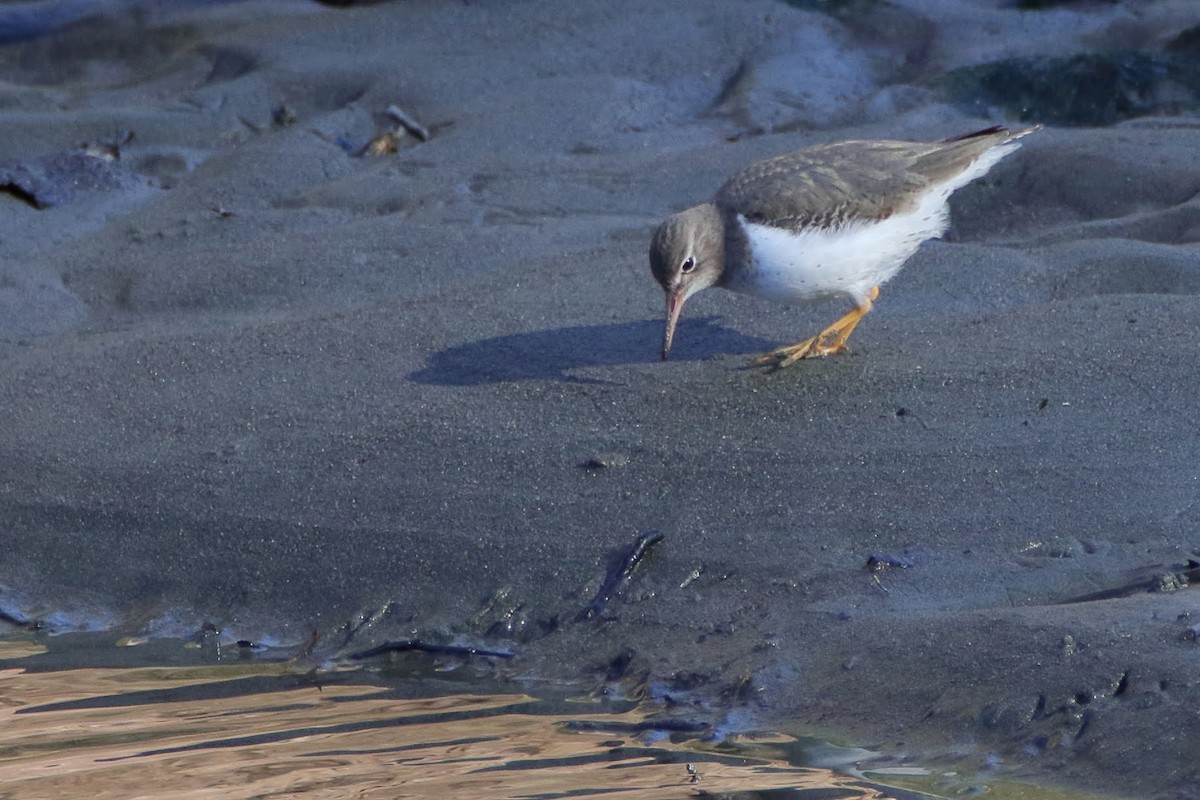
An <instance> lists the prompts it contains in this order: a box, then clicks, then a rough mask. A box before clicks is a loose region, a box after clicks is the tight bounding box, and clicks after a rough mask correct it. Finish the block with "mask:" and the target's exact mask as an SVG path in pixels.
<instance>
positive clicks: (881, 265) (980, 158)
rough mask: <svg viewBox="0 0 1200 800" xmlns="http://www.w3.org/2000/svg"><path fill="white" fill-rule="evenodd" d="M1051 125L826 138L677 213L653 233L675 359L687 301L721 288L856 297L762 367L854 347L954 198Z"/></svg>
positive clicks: (773, 296)
mask: <svg viewBox="0 0 1200 800" xmlns="http://www.w3.org/2000/svg"><path fill="white" fill-rule="evenodd" d="M1040 128H1041V126H1040V125H1035V126H1033V127H1029V128H1025V129H1023V130H1017V131H1013V130H1009V129H1008V128H1005V127H1003V126H999V125H997V126H994V127H991V128H986V129H984V130H979V131H975V132H974V133H967V134H964V135H961V136H955V137H952V138H949V139H943V140H941V141H937V142H908V141H893V140H851V141H842V142H834V143H831V144H818V145H814V146H811V147H805V148H803V149H800V150H795V151H792V152H790V153H784V154H783V155H779V156H775V157H773V158H767V159H765V160H762V161H758V162H755V163H753V164H751V165H750V166H748V167H745V168H744V169H741V170H739V171H738V172H735V173H734V174H733V175H732V176H730V177H729V179H728V180H726V181H725V183H724V184H722V185H721V187H720V188H719V189H718V190H717V192H716V194H715V195H714V196H713V199H712V201H711V202H708V203H702V204H700V205H697V206H692V207H691V208H688V209H686V210H684V211H680V212H679V213H677V214H673V215H672V216H670V217H668V218H667V219H666V220H665V221H664V222H663V223H662V224H661V225H659V226H658V229H657V230H656V231H655V232H654V235H653V236H652V237H651V240H650V271H651V272H652V273H653V275H654V278H655V280H656V281H657V282H658V284H659V286H661V287H662V289H663V292H664V293H665V295H666V317H667V319H666V327H665V329H664V331H663V343H662V358H663V360H666V359H667V356H668V355H669V354H670V352H671V343H672V341H673V340H674V337H675V327H676V324H677V323H678V321H679V314H680V311H681V310H682V309H683V305H684V303H685V302H687V300H688V298H689V297H691V296H692V295H694V294H696V293H697V292H699V291H702V290H704V289H708V288H710V287H713V286H717V287H720V288H722V289H729V290H731V291H734V292H738V293H742V294H749V295H754V296H757V297H763V298H767V299H770V300H777V301H782V302H785V303H790V302H797V301H809V300H819V299H823V298H828V297H837V296H845V297H848V298H849V299H850V300H851V301H852V302H853V304H854V306H853V308H852V309H851V310H850V311H849V313H847V314H846V315H845V316H843V317H841V318H840V319H838V320H837V321H836V322H834V323H833V324H832V325H830V326H828V327H827V328H825V329H824V330H822V331H821V332H820V333H818V334H817V335H815V336H813V337H811V338H808V339H805V340H804V341H802V342H800V343H798V344H795V345H790V346H787V347H781V348H779V349H777V350H774V351H772V352H770V353H767V354H765V355H762V356H759V357H757V358H755V359H753V360H752V362H751V363H752V364H756V365H760V366H771V365H773V366H775V367H786V366H789V365H791V364H793V363H795V362H797V361H799V360H800V359H803V358H816V357H821V356H828V355H833V354H835V353H841V352H843V351H844V350H845V349H846V341H847V340H848V339H849V338H850V334H851V333H852V332H853V331H854V328H855V326H856V325H858V323H859V322H860V321H861V320H862V318H863V317H864V316H865V315H866V314H867V313H868V312H869V311H870V310H871V308H872V305H873V303H874V302H875V301H876V300H877V299H878V298H879V287H880V286H882V285H883V284H884V283H885V282H887V281H888V280H889V279H890V278H891V277H893V276H894V275H895V274H896V273H897V272H899V271H900V268H901V267H903V266H904V263H905V262H906V261H908V259H909V258H910V257H911V256H912V255H913V253H915V252H916V251H917V248H918V247H919V246H920V244H921V242H924V241H925V240H927V239H932V238H935V237H938V236H941V235H942V234H943V233H945V231H946V228H947V227H948V226H949V224H950V214H949V209H948V206H947V201H948V200H949V198H950V195H951V194H953V193H954V192H955V191H957V190H958V189H961V188H962V187H963V186H966V185H967V184H968V183H970V182H971V181H973V180H975V179H976V178H979V177H980V176H982V175H984V174H985V173H986V172H987V171H988V170H989V169H991V168H992V167H993V166H995V164H996V163H997V162H998V161H1000V159H1002V158H1004V157H1005V156H1007V155H1009V154H1010V153H1012V152H1013V151H1014V150H1016V149H1017V148H1018V147H1020V143H1019V141H1018V140H1019V139H1021V138H1022V137H1025V136H1028V135H1029V134H1031V133H1033V132H1035V131H1037V130H1039V129H1040Z"/></svg>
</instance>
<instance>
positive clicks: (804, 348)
mask: <svg viewBox="0 0 1200 800" xmlns="http://www.w3.org/2000/svg"><path fill="white" fill-rule="evenodd" d="M823 338H826V337H824V335H822V336H814V337H812V338H811V339H806V340H805V341H803V342H801V343H800V344H794V345H790V346H789V347H781V348H779V349H778V350H772V351H771V352H769V353H766V354H764V355H761V356H757V357H755V358H752V359H750V363H751V364H752V365H753V366H756V367H770V366H773V367H775V368H776V369H783V368H784V367H788V366H791V365H792V364H795V363H796V362H797V361H799V360H800V359H802V358H824V357H825V356H832V355H836V354H838V353H841V352H844V351H845V350H846V343H845V342H839V341H836V340H835V341H834V342H832V343H830V344H825V343H824V342H822V341H821V340H822V339H823Z"/></svg>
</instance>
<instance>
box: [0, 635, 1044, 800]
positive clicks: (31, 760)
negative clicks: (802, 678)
mask: <svg viewBox="0 0 1200 800" xmlns="http://www.w3.org/2000/svg"><path fill="white" fill-rule="evenodd" d="M164 648H166V649H167V650H170V649H171V648H173V651H172V652H173V656H172V658H171V659H170V660H173V661H177V662H178V661H188V660H190V661H192V662H193V663H192V664H178V663H177V664H175V665H173V666H144V665H143V666H121V665H119V662H121V661H127V660H129V658H130V656H129V655H128V653H130V652H135V651H139V650H140V651H143V652H144V653H145V654H146V655H145V656H144V657H143V656H139V655H135V656H133V659H134V660H135V661H136V660H139V659H142V660H144V659H146V658H157V657H158V655H160V654H161V653H162V652H164ZM67 654H69V656H70V657H69V658H64V655H67ZM54 656H57V657H54ZM203 658H204V656H202V655H201V654H199V653H197V652H195V651H194V650H193V651H191V652H189V651H188V650H187V649H186V648H185V647H183V646H182V644H181V643H162V642H158V643H153V645H152V646H150V647H141V648H132V647H117V646H115V645H114V644H112V643H111V642H110V643H109V645H108V646H101V647H96V648H85V647H72V648H66V649H64V648H55V651H54V652H53V653H50V652H48V651H47V649H46V647H45V646H44V645H43V644H41V643H39V642H37V641H34V640H28V639H27V640H23V641H8V642H0V790H2V791H0V794H2V796H3V797H4V798H6V800H33V799H34V798H61V797H82V796H88V797H91V798H96V799H97V800H99V799H100V798H109V797H112V798H128V797H133V796H136V797H141V798H156V797H172V798H179V797H188V796H197V797H206V798H243V797H245V798H250V797H259V798H261V797H292V796H297V797H298V796H305V797H361V798H371V797H387V798H394V797H407V798H438V799H439V800H442V799H444V798H450V797H464V798H465V797H489V798H514V800H515V799H516V798H543V799H548V798H559V797H594V796H601V795H606V796H607V795H618V796H620V797H624V798H672V797H733V796H736V797H743V798H777V799H778V798H827V797H838V798H897V799H898V800H905V799H908V800H916V799H917V798H922V797H940V796H954V795H962V794H964V793H966V794H977V793H991V794H993V796H998V797H1025V798H1034V797H1048V796H1055V797H1062V795H1061V794H1058V793H1055V794H1053V795H1050V794H1043V793H1042V792H1040V791H1037V790H1033V789H1030V788H1028V787H1013V786H1008V787H1001V790H1000V791H997V792H993V791H992V790H993V788H995V787H989V786H984V785H980V784H972V783H970V782H968V781H965V780H963V779H960V778H959V777H957V776H956V775H955V774H954V773H942V774H940V775H934V774H932V773H928V772H926V771H924V770H921V769H917V768H908V769H893V770H892V772H893V774H892V775H889V776H888V777H887V778H886V779H881V778H879V776H878V775H870V776H869V777H868V776H864V775H863V774H862V773H859V772H858V771H857V767H859V766H862V765H861V764H860V763H857V762H856V761H855V756H860V757H862V758H866V759H869V758H870V757H871V756H872V754H871V753H869V752H867V751H862V750H854V749H850V748H836V747H832V746H823V747H822V746H820V745H814V743H813V742H808V741H805V740H801V739H798V738H796V737H793V736H787V735H782V734H775V735H765V736H742V737H736V738H733V739H727V740H725V741H722V742H720V743H714V742H705V741H697V740H696V739H694V738H690V737H688V736H679V735H671V734H668V733H667V732H665V731H663V730H661V729H656V728H655V725H654V723H653V722H652V721H648V715H649V714H651V713H652V711H653V709H647V708H644V707H637V706H635V705H633V704H631V703H626V704H621V703H601V702H598V701H594V700H562V699H557V700H553V701H551V700H545V699H539V698H535V697H533V696H530V695H529V694H525V693H523V692H519V691H503V692H502V691H489V692H488V693H476V692H474V691H472V690H471V688H470V686H469V685H468V684H459V685H457V686H456V685H455V683H453V682H452V678H453V676H448V677H447V678H446V679H438V678H430V677H428V676H424V677H412V676H410V677H408V678H391V677H387V676H385V675H382V674H373V673H368V672H365V671H363V670H353V671H339V670H337V669H336V668H332V667H329V666H328V665H326V667H325V668H324V669H321V670H315V669H312V668H311V667H306V666H301V665H300V664H299V663H298V662H284V663H262V662H256V661H244V662H240V663H239V662H237V661H235V662H233V663H209V664H205V663H202V659H203ZM70 660H75V661H77V662H91V663H92V664H96V663H102V662H108V663H110V664H114V663H117V664H118V665H116V666H94V665H93V666H83V667H79V666H76V667H74V668H68V667H67V664H66V662H67V661H70ZM821 753H823V757H824V758H826V759H828V760H830V761H838V762H840V763H841V767H840V769H841V772H842V773H843V774H839V772H835V771H832V770H830V769H826V768H819V767H816V766H811V765H798V764H797V763H796V761H797V760H799V759H809V760H812V759H813V757H814V755H816V754H821ZM801 754H804V755H801ZM905 776H906V778H905ZM897 779H898V780H905V779H907V780H908V781H909V782H910V783H912V784H914V785H918V784H929V785H931V786H934V787H935V788H940V789H941V790H948V791H947V794H946V795H943V794H942V793H941V791H938V793H937V794H926V793H923V792H922V791H918V790H916V789H915V788H899V787H892V786H888V785H885V783H884V782H881V780H882V781H886V782H887V783H895V782H896V780H897Z"/></svg>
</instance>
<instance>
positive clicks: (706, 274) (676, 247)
mask: <svg viewBox="0 0 1200 800" xmlns="http://www.w3.org/2000/svg"><path fill="white" fill-rule="evenodd" d="M723 232H724V227H723V226H722V224H721V217H720V213H719V212H718V211H717V209H716V208H715V207H714V206H713V205H711V204H705V205H701V206H694V207H693V208H689V209H688V210H686V211H680V212H679V213H678V214H675V215H673V216H671V217H668V218H667V220H666V221H665V222H663V224H662V225H659V226H658V230H656V231H655V232H654V237H653V238H652V239H651V240H650V271H651V272H652V273H654V279H655V280H656V281H658V285H659V286H661V287H662V288H663V292H665V293H666V296H667V327H666V329H665V330H664V331H663V348H662V357H663V360H666V358H667V355H668V354H669V353H670V352H671V341H672V339H674V338H675V325H676V323H678V322H679V312H680V310H682V309H683V304H684V302H685V301H686V300H687V299H688V298H689V297H691V296H692V295H694V294H695V293H696V292H698V291H700V290H701V289H707V288H708V287H710V286H712V285H713V284H715V283H716V282H717V281H718V280H719V279H720V277H721V273H722V272H723V271H724V269H725V244H724V237H723Z"/></svg>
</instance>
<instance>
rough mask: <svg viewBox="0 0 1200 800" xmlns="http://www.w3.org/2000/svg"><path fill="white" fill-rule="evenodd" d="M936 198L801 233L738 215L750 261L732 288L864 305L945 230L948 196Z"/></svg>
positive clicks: (785, 297)
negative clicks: (875, 217) (877, 217)
mask: <svg viewBox="0 0 1200 800" xmlns="http://www.w3.org/2000/svg"><path fill="white" fill-rule="evenodd" d="M929 199H930V200H933V199H934V198H929ZM936 200H937V202H936V203H934V202H929V203H924V202H923V203H921V204H919V205H918V206H917V208H916V209H914V210H913V211H910V212H907V213H904V214H894V215H892V216H891V217H889V218H887V219H885V220H882V221H878V222H852V223H849V224H847V225H843V226H842V227H840V228H825V229H821V228H812V229H809V230H805V231H801V232H800V233H798V234H797V233H792V232H790V231H786V230H783V229H781V228H775V227H772V226H769V225H760V224H757V223H753V222H747V221H746V220H745V219H744V218H743V217H741V216H739V217H738V223H739V224H740V225H741V226H742V229H743V230H744V231H745V233H746V237H747V240H748V241H749V243H750V261H751V263H750V265H749V266H750V269H748V270H745V271H744V272H743V274H742V275H740V276H739V278H738V279H737V280H734V281H732V282H731V283H730V284H729V288H730V289H732V290H734V291H736V292H744V293H746V294H753V295H756V296H759V297H766V298H770V299H772V300H780V301H784V302H788V301H797V300H811V299H816V298H820V297H828V296H831V295H848V296H850V297H851V298H852V299H853V300H854V301H855V302H858V303H861V302H862V301H863V300H865V299H866V297H867V296H868V294H869V293H870V291H871V289H872V288H874V287H876V286H880V285H881V284H883V283H884V282H886V281H887V280H888V279H889V278H891V277H892V276H893V275H895V274H896V273H897V272H899V271H900V268H901V267H902V266H904V262H905V261H907V260H908V259H909V257H910V256H912V254H913V253H915V252H916V251H917V248H918V247H919V246H920V245H921V242H923V241H925V240H926V239H931V238H933V237H935V236H940V235H941V234H942V233H943V232H944V231H945V229H946V224H947V215H946V203H945V199H944V198H936ZM927 206H932V207H927Z"/></svg>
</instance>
